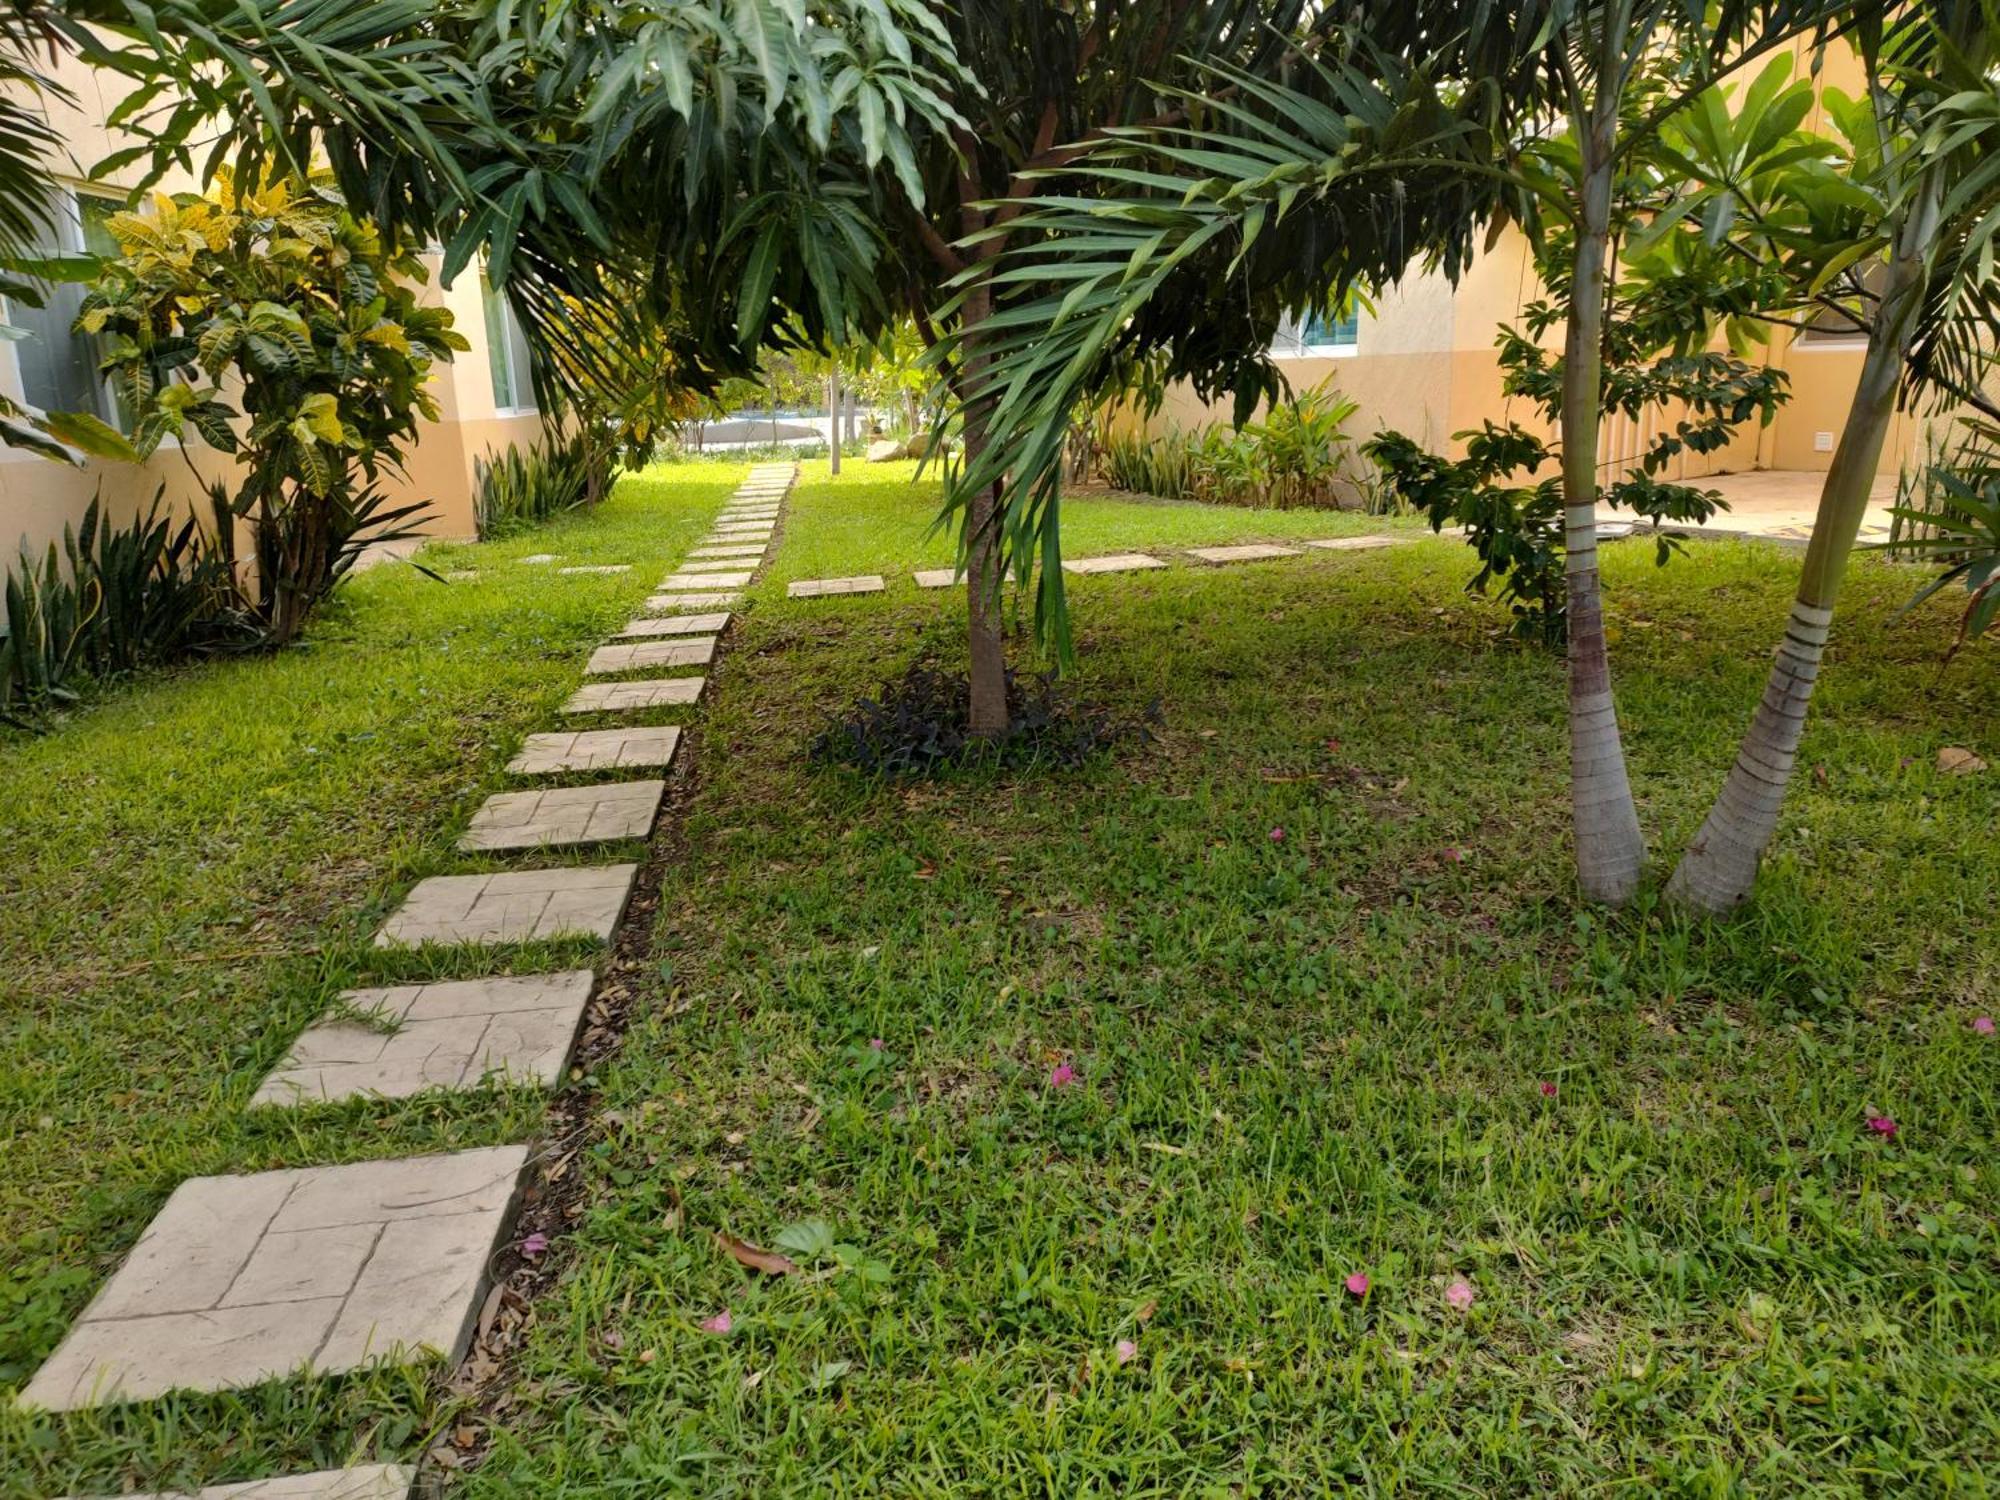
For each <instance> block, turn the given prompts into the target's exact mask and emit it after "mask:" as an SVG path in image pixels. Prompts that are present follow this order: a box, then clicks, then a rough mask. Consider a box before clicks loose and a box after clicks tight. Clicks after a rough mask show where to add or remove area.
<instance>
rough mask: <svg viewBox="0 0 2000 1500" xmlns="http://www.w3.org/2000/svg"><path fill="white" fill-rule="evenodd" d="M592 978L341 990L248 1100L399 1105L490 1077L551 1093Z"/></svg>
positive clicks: (572, 975) (584, 974) (585, 974)
mask: <svg viewBox="0 0 2000 1500" xmlns="http://www.w3.org/2000/svg"><path fill="white" fill-rule="evenodd" d="M595 978H596V976H595V975H594V974H592V973H591V971H590V970H588V969H571V970H568V971H567V972H565V973H561V974H528V975H521V976H507V977H502V978H498V979H461V980H453V981H450V982H446V983H439V984H409V985H397V986H394V987H391V988H388V989H372V990H346V991H344V992H343V993H342V994H341V996H340V1000H339V1003H338V1004H337V1005H336V1006H335V1007H334V1009H333V1010H331V1011H329V1012H328V1013H327V1015H326V1016H325V1017H324V1018H322V1019H321V1020H319V1021H317V1022H315V1023H314V1024H313V1025H311V1026H309V1027H307V1028H306V1029H305V1031H303V1032H301V1033H300V1035H299V1039H298V1040H297V1041H296V1042H294V1043H292V1050H291V1051H290V1052H288V1053H286V1054H285V1057H284V1060H283V1061H282V1062H280V1063H279V1064H278V1066H277V1067H276V1068H274V1069H272V1070H271V1073H270V1075H269V1076H268V1077H266V1078H265V1080H264V1081H263V1083H261V1084H259V1085H258V1087H257V1092H256V1093H255V1094H254V1095H253V1096H251V1100H250V1102H251V1103H252V1104H277V1105H292V1104H299V1103H304V1102H310V1101H317V1100H334V1099H347V1098H351V1097H353V1096H354V1095H356V1094H373V1095H377V1096H379V1097H381V1098H385V1099H400V1098H405V1097H407V1096H409V1095H411V1094H419V1093H422V1092H423V1091H424V1090H425V1089H429V1088H438V1087H444V1088H462V1089H470V1088H478V1087H480V1086H481V1085H482V1084H484V1083H486V1082H487V1081H489V1080H490V1079H494V1078H501V1079H509V1080H512V1081H515V1082H519V1083H535V1084H540V1085H541V1086H542V1087H544V1088H552V1087H554V1086H555V1084H556V1082H557V1081H558V1080H559V1079H561V1077H562V1071H563V1068H564V1066H565V1065H566V1064H567V1063H568V1062H569V1053H570V1048H571V1046H572V1045H574V1043H575V1041H576V1030H577V1026H578V1024H579V1023H580V1022H581V1021H582V1019H583V1008H584V1007H585V1006H586V1005H588V1004H589V1003H590V987H591V984H592V983H593V982H594V980H595ZM390 1028H393V1029H390Z"/></svg>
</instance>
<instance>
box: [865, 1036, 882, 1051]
mask: <svg viewBox="0 0 2000 1500" xmlns="http://www.w3.org/2000/svg"><path fill="white" fill-rule="evenodd" d="M868 1050H869V1051H870V1052H880V1051H881V1050H882V1038H880V1037H879V1036H871V1037H870V1038H868Z"/></svg>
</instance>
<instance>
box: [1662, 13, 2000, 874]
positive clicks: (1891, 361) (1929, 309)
mask: <svg viewBox="0 0 2000 1500" xmlns="http://www.w3.org/2000/svg"><path fill="white" fill-rule="evenodd" d="M1996 20H2000V7H1996V5H1995V3H1994V0H1948V3H1942V4H1935V5H1931V6H1927V7H1919V8H1916V9H1913V10H1912V11H1911V12H1909V13H1908V14H1907V15H1906V16H1904V17H1903V18H1901V20H1900V21H1899V22H1898V24H1897V25H1896V26H1895V27H1894V28H1893V29H1892V30H1891V32H1890V33H1889V34H1888V35H1887V37H1886V38H1879V37H1869V38H1867V39H1866V45H1865V49H1864V53H1865V56H1864V60H1865V61H1866V63H1867V74H1868V79H1869V85H1868V104H1869V107H1870V113H1871V115H1872V117H1873V126H1874V132H1875V135H1876V138H1877V140H1878V141H1879V142H1880V149H1878V150H1877V151H1875V152H1874V153H1873V155H1874V163H1875V170H1874V172H1873V174H1872V176H1873V181H1872V183H1871V184H1870V186H1871V188H1872V190H1873V191H1874V192H1875V193H1876V195H1877V199H1878V201H1879V203H1880V204H1881V212H1880V216H1879V219H1878V220H1877V222H1876V223H1874V224H1872V225H1868V226H1866V228H1865V230H1864V231H1863V233H1862V234H1861V235H1860V236H1859V237H1858V238H1857V237H1854V236H1852V235H1842V236H1840V237H1838V238H1832V239H1827V238H1823V237H1822V236H1823V234H1824V230H1823V229H1820V230H1818V232H1815V226H1811V225H1808V226H1806V230H1805V232H1804V233H1803V234H1794V235H1791V236H1789V238H1790V239H1791V241H1792V243H1793V244H1794V245H1795V246H1797V247H1799V248H1802V249H1806V250H1810V249H1812V248H1814V247H1816V246H1825V247H1828V248H1829V249H1831V250H1833V251H1834V252H1835V253H1837V254H1839V255H1840V256H1841V263H1845V264H1849V265H1851V264H1855V263H1857V262H1858V261H1859V260H1860V258H1861V257H1862V256H1863V255H1868V254H1872V255H1874V256H1876V257H1877V260H1878V264H1879V267H1880V280H1879V284H1877V285H1876V286H1875V288H1874V289H1873V299H1874V300H1873V307H1872V310H1871V311H1870V312H1869V313H1868V314H1867V315H1866V316H1865V317H1864V318H1863V319H1862V321H1863V322H1864V324H1865V326H1866V327H1867V330H1868V345H1867V351H1866V353H1865V354H1864V355H1863V357H1862V363H1861V375H1860V379H1859V382H1858V384H1857V386H1856V389H1855V393H1854V400H1853V404H1852V405H1851V406H1850V407H1849V409H1848V414H1847V420H1846V422H1845V424H1844V425H1843V427H1842V429H1841V434H1840V440H1839V442H1838V444H1837V446H1836V447H1835V449H1834V454H1833V462H1832V463H1831V464H1830V465H1829V467H1828V469H1827V473H1826V479H1825V481H1824V483H1823V485H1822V486H1821V489H1820V500H1819V509H1818V513H1817V515H1816V516H1815V517H1814V520H1813V530H1812V539H1811V541H1810V542H1809V543H1808V545H1807V548H1806V555H1805V562H1804V565H1803V567H1802V568H1801V569H1800V573H1799V585H1798V591H1797V593H1796V595H1795V596H1794V598H1793V601H1792V608H1791V615H1790V618H1789V619H1788V620H1787V622H1786V625H1785V634H1784V639H1783V640H1782V641H1781V642H1780V643H1779V645H1778V650H1777V655H1776V657H1775V658H1774V660H1773V662H1772V665H1771V672H1770V676H1769V678H1768V680H1767V681H1766V683H1765V687H1764V695H1763V698H1762V701H1761V702H1760V703H1759V704H1758V706H1757V710H1756V712H1755V713H1754V714H1753V716H1752V717H1751V721H1750V727H1749V730H1748V732H1747V733H1746V734H1745V735H1744V737H1743V743H1742V746H1741V748H1740V749H1739V750H1738V751H1737V755H1736V762H1735V764H1734V766H1733V767H1732V768H1731V769H1730V772H1729V775H1728V777H1727V779H1726V780H1725V781H1724V783H1723V787H1722V791H1721V794H1720V795H1719V796H1718V797H1717V798H1716V801H1715V804H1714V806H1713V807H1712V808H1711V809H1710V810H1709V813H1708V816H1707V818H1706V819H1704V821H1703V822H1702V825H1701V828H1700V830H1699V831H1698V832H1697V833H1696V834H1695V836H1694V838H1693V840H1692V841H1691V842H1690V843H1689V845H1688V848H1687V851H1686V853H1685V854H1683V855H1682V857H1681V862H1680V865H1679V867H1678V868H1677V869H1676V870H1675V871H1674V874H1673V877H1672V879H1671V880H1670V881H1669V883H1668V886H1667V894H1668V896H1669V897H1670V898H1671V899H1672V900H1674V901H1677V902H1679V903H1681V904H1683V905H1685V906H1689V907H1692V908H1695V909H1697V910H1700V911H1707V912H1723V911H1727V910H1729V909H1731V908H1733V907H1735V906H1737V905H1739V904H1741V903H1742V902H1743V901H1744V900H1746V899H1747V898H1748V896H1749V894H1750V891H1751V888H1752V887H1753V885H1754V884H1755V882H1756V878H1757V867H1758V864H1759V862H1760V861H1761V860H1762V858H1763V854H1764V850H1765V849H1766V848H1768V847H1769V845H1770V842H1771V839H1772V837H1773V835H1774V834H1775V833H1776V832H1777V826H1778V815H1779V812H1780V810H1781V809H1782V807H1783V805H1784V799H1785V790H1786V787H1787V785H1788V784H1789V782H1790V780H1791V774H1792V770H1793V767H1794V765H1795V764H1796V762H1797V759H1798V748H1799V740H1800V738H1801V736H1802V735H1803V734H1804V731H1805V723H1806V714H1807V710H1808V708H1809V706H1810V704H1811V702H1812V694H1813V687H1814V685H1815V683H1816V682H1817V680H1818V677H1819V671H1820V666H1821V662H1822V659H1823V657H1824V655H1825V652H1826V643H1827V638H1828V635H1829V633H1830V631H1831V629H1832V625H1833V616H1834V603H1835V599H1836V597H1837V595H1838V593H1839V590H1840V583H1841V579H1842V577H1843V576H1844V575H1845V573H1846V571H1847V564H1848V559H1849V558H1850V556H1851V555H1852V553H1853V550H1854V544H1855V539H1856V537H1857V536H1858V534H1859V532H1860V528H1861V521H1862V517H1863V515H1864V513H1865V512H1866V510H1867V505H1868V495H1869V491H1870V488H1871V486H1872V484H1873V482H1874V479H1875V472H1876V469H1877V467H1878V466H1879V465H1880V463H1881V458H1882V449H1883V445H1884V442H1885V440H1886V438H1887V436H1888V432H1889V426H1890V423H1891V421H1892V419H1893V417H1894V415H1895V411H1896V407H1897V403H1898V401H1899V398H1901V397H1902V395H1903V394H1904V392H1905V390H1906V385H1907V383H1908V381H1910V380H1912V379H1915V380H1919V381H1924V380H1929V381H1933V382H1939V383H1942V384H1943V385H1944V386H1945V387H1946V389H1948V390H1952V391H1956V392H1961V393H1963V392H1968V391H1969V390H1970V389H1972V388H1973V387H1974V386H1976V384H1977V381H1976V379H1974V378H1968V367H1969V365H1971V364H1974V363H1976V362H1978V361H1981V360H1983V359H1984V358H1986V357H1988V355H1987V351H1988V350H1990V348H1991V342H1990V340H1991V336H1992V334H1993V332H1994V330H1995V326H1996V321H2000V320H1996V318H1995V297H1996V291H1995V289H1994V288H1993V286H1992V282H1991V270H1990V245H1991V236H1992V234H1993V227H1992V220H1993V217H1994V214H1995V207H1996V199H2000V193H1996V188H2000V172H1996V170H1995V161H1996V156H1995V145H1996V143H2000V85H1996V83H1995V80H1994V75H1993V68H1994V65H1995V63H1996V61H2000V50H1996V49H1997V48H2000V24H1996ZM1839 264H1840V263H1836V264H1834V265H1829V266H1828V267H1827V268H1826V271H1825V273H1824V274H1823V276H1822V277H1821V278H1817V279H1826V278H1827V277H1830V275H1831V274H1832V273H1833V272H1834V271H1836V270H1838V269H1839ZM1982 337H1984V338H1985V340H1986V342H1985V343H1984V345H1983V347H1982V344H1981V340H1982Z"/></svg>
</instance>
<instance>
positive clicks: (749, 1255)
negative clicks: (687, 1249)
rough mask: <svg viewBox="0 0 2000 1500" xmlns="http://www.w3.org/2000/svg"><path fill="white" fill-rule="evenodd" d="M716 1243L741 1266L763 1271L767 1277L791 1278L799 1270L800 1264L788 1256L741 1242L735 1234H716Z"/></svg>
mask: <svg viewBox="0 0 2000 1500" xmlns="http://www.w3.org/2000/svg"><path fill="white" fill-rule="evenodd" d="M715 1242H716V1243H717V1244H718V1245H720V1246H722V1248H723V1249H724V1250H727V1251H728V1252H729V1253H730V1255H731V1256H733V1257H734V1258H735V1259H736V1261H737V1263H738V1264H740V1265H745V1266H748V1267H749V1268H750V1269H751V1270H753V1271H762V1272H763V1273H764V1274H765V1275H766V1276H790V1275H792V1274H794V1273H795V1272H796V1271H797V1270H798V1264H797V1262H795V1261H794V1260H793V1259H792V1258H791V1257H790V1256H788V1255H780V1254H779V1253H778V1252H777V1251H775V1250H766V1249H764V1248H762V1247H761V1246H758V1245H753V1244H751V1243H750V1242H749V1241H748V1240H739V1239H738V1238H736V1236H735V1235H733V1234H724V1233H723V1232H722V1231H721V1230H719V1229H718V1230H717V1231H716V1232H715Z"/></svg>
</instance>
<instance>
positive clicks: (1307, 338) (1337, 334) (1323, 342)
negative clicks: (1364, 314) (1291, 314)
mask: <svg viewBox="0 0 2000 1500" xmlns="http://www.w3.org/2000/svg"><path fill="white" fill-rule="evenodd" d="M1360 336H1361V318H1360V315H1359V314H1357V313H1356V312H1354V311H1353V309H1351V308H1350V309H1349V310H1348V311H1347V312H1345V313H1342V314H1341V315H1340V316H1338V317H1330V316H1328V315H1327V314H1326V313H1318V312H1316V313H1310V314H1308V315H1307V317H1306V320H1305V322H1304V323H1302V324H1301V325H1300V327H1299V342H1300V343H1302V344H1304V345H1305V346H1306V347H1307V348H1308V349H1318V348H1334V349H1339V348H1347V347H1351V346H1352V345H1353V344H1355V343H1356V342H1357V341H1358V340H1359V338H1360Z"/></svg>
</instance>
